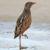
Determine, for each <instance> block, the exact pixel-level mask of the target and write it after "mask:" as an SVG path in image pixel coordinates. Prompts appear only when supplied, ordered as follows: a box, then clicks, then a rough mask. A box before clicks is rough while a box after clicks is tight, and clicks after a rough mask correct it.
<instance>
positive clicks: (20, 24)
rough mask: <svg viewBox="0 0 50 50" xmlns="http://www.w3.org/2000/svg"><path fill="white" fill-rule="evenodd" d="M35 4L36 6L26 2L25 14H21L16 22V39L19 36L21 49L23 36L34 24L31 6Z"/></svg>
mask: <svg viewBox="0 0 50 50" xmlns="http://www.w3.org/2000/svg"><path fill="white" fill-rule="evenodd" d="M34 4H35V2H26V3H25V6H24V9H23V12H22V13H21V15H20V16H19V18H18V19H17V21H16V27H15V31H14V39H15V38H17V37H18V36H19V39H20V47H21V36H22V35H23V34H24V32H25V31H26V30H27V29H28V28H29V27H30V25H31V23H32V19H31V11H30V9H31V6H32V5H34ZM25 36H26V35H25Z"/></svg>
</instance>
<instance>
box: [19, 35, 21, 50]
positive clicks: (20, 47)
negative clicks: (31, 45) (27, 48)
mask: <svg viewBox="0 0 50 50" xmlns="http://www.w3.org/2000/svg"><path fill="white" fill-rule="evenodd" d="M19 50H21V35H19Z"/></svg>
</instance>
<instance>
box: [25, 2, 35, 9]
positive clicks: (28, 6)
mask: <svg viewBox="0 0 50 50" xmlns="http://www.w3.org/2000/svg"><path fill="white" fill-rule="evenodd" d="M34 4H35V2H27V3H26V4H25V9H30V8H31V6H32V5H34Z"/></svg>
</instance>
